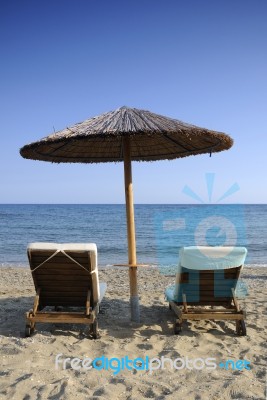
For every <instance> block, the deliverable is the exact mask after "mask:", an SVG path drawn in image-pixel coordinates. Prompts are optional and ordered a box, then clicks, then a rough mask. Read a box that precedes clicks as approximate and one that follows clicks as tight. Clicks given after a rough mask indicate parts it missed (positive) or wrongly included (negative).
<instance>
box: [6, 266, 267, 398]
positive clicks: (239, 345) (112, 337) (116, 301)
mask: <svg viewBox="0 0 267 400" xmlns="http://www.w3.org/2000/svg"><path fill="white" fill-rule="evenodd" d="M0 274H1V280H0V281H1V283H0V293H1V297H0V318H1V319H0V334H1V336H0V340H1V347H0V351H1V372H0V375H1V380H0V382H1V383H0V398H1V399H13V400H17V399H18V400H22V399H23V400H36V399H38V400H39V399H64V400H68V399H70V400H72V399H78V400H79V399H148V398H151V399H176V400H177V399H186V400H191V399H194V400H205V399H209V400H215V399H216V400H224V399H240V400H243V399H257V400H260V399H266V397H265V396H266V393H265V392H266V328H267V318H266V316H267V312H266V293H267V289H266V286H267V268H262V267H261V268H248V267H245V269H244V270H243V272H242V278H243V281H244V282H246V284H247V286H248V288H249V295H248V296H247V297H246V298H245V299H242V300H241V301H240V303H241V305H242V307H243V308H244V309H245V310H246V312H247V320H246V325H247V336H246V337H238V336H237V335H236V333H235V323H234V322H223V321H222V322H220V321H219V322H214V321H209V322H208V321H195V322H192V323H185V324H184V329H183V331H182V333H181V334H180V335H179V336H177V335H176V336H175V335H174V334H173V321H174V313H173V312H172V311H170V310H169V308H168V303H166V301H165V299H164V289H165V287H166V286H167V285H169V284H172V283H174V278H173V277H168V276H163V275H161V274H160V273H159V271H158V270H157V269H153V268H144V269H141V268H140V269H139V270H138V278H139V279H138V280H139V292H140V304H141V309H140V311H141V323H138V324H137V323H132V322H129V320H130V310H129V297H128V296H129V285H128V271H127V270H126V269H125V268H121V269H119V268H117V269H102V270H100V271H99V275H100V280H101V281H105V282H107V284H108V290H107V293H106V296H105V298H104V300H103V303H102V312H101V314H100V315H99V328H100V334H101V338H100V339H98V340H92V339H90V338H88V328H84V326H82V325H79V326H77V325H76V326H75V325H67V324H64V325H57V326H56V325H50V324H41V325H40V324H39V325H38V324H37V332H36V333H35V334H34V335H33V336H32V337H30V338H24V337H23V336H24V328H25V321H24V314H25V312H26V311H28V310H29V309H31V308H32V306H33V296H34V286H33V283H32V278H31V274H30V271H29V269H28V268H15V267H14V268H13V267H6V268H1V270H0ZM59 353H62V358H63V357H70V358H74V357H78V358H80V359H82V358H84V357H90V358H92V359H94V358H96V357H100V356H103V355H104V356H105V357H108V358H111V357H118V358H121V357H125V356H128V357H129V358H130V359H133V358H136V357H143V358H144V357H145V356H149V357H150V359H152V358H154V357H157V358H160V357H163V356H164V357H165V358H166V357H168V358H171V359H172V360H175V359H177V358H185V357H188V358H189V359H195V358H203V359H205V358H207V357H212V358H216V362H217V361H218V362H220V361H226V360H229V359H231V360H234V361H237V360H239V359H245V360H248V361H250V363H251V364H250V366H251V369H250V370H247V369H244V370H238V369H235V370H232V369H231V367H230V368H229V369H228V370H226V369H222V368H219V367H218V368H216V369H213V370H207V369H201V370H197V369H192V370H190V369H185V368H184V369H180V370H176V369H171V368H170V363H169V364H166V368H165V369H164V370H162V369H158V370H155V371H153V372H151V373H150V372H149V371H144V370H136V369H133V370H124V371H121V372H119V373H118V374H117V375H115V374H114V373H113V371H112V370H98V369H96V368H92V369H90V370H88V371H84V370H83V371H75V370H73V369H71V368H70V366H69V364H68V368H67V369H66V370H63V369H62V366H61V367H60V368H59V369H55V357H56V355H57V354H59ZM152 365H153V366H154V367H157V365H158V364H157V362H154V363H153V364H152ZM179 365H181V364H179Z"/></svg>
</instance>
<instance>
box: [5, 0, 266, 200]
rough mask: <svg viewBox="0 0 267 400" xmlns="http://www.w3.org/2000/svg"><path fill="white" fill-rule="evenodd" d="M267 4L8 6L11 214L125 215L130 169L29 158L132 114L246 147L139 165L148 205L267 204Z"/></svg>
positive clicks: (139, 196) (138, 187)
mask: <svg viewBox="0 0 267 400" xmlns="http://www.w3.org/2000/svg"><path fill="white" fill-rule="evenodd" d="M266 21H267V3H266V1H264V0H257V1H253V0H251V1H247V0H236V1H230V0H223V1H219V0H218V1H214V0H210V1H209V0H202V1H199V0H189V1H180V0H166V1H163V0H162V1H160V0H143V1H138V0H135V1H118V0H113V1H108V0H105V1H104V0H99V1H93V0H87V1H85V0H75V1H74V0H72V1H69V0H64V1H63V0H57V1H52V0H50V1H42V0H39V1H28V0H24V1H16V0H13V1H8V0H1V3H0V40H1V63H0V72H1V73H0V79H1V90H0V102H1V130H0V135H1V145H2V148H1V150H2V151H1V158H0V167H1V175H0V185H1V196H0V203H123V202H124V184H123V165H122V164H121V163H118V164H115V165H113V164H95V165H79V164H77V165H75V164H60V165H56V164H50V163H46V162H39V161H31V160H25V159H23V158H21V157H20V155H19V148H20V147H22V146H23V145H24V144H26V143H29V142H32V141H35V140H38V139H40V138H41V137H44V136H46V135H48V134H50V133H52V132H53V130H54V129H55V130H60V129H63V128H64V127H66V126H70V125H72V124H74V123H76V122H80V121H83V120H84V119H86V118H89V117H92V116H95V115H98V114H101V113H103V112H106V111H110V110H113V109H116V108H118V107H120V106H123V105H127V106H129V107H136V108H141V109H147V110H150V111H153V112H155V113H159V114H162V115H166V116H170V117H173V118H177V119H180V120H182V121H185V122H188V123H192V124H195V125H199V126H203V127H206V128H209V129H214V130H218V131H222V132H226V133H228V134H230V135H231V136H232V137H233V139H234V140H235V144H234V147H233V148H232V149H231V150H229V151H227V152H222V153H219V154H214V155H213V156H212V157H211V158H210V157H209V156H208V155H201V156H196V157H188V158H185V159H179V160H175V161H159V162H154V163H133V178H134V193H135V202H136V203H177V204H180V203H195V201H194V200H192V198H190V197H188V196H186V195H185V194H184V193H183V187H184V186H185V185H188V186H190V187H191V188H192V189H194V190H195V191H196V192H197V193H198V194H199V195H200V196H201V197H202V198H204V199H206V200H207V202H208V195H207V190H206V184H205V174H206V173H215V174H216V175H215V185H214V196H213V199H212V200H213V201H216V199H218V198H219V197H220V196H222V195H223V193H224V192H225V191H226V190H227V189H228V188H229V187H230V186H231V185H232V184H233V183H235V182H237V183H238V185H239V187H240V190H239V191H238V192H236V193H235V194H233V195H232V196H230V197H228V198H226V199H225V200H224V202H226V203H227V202H228V203H267V185H266V171H267V157H266V148H267V146H266V145H267V140H266V136H267V135H266V133H267V132H266V130H267V111H266V110H267V74H266V71H267V24H266Z"/></svg>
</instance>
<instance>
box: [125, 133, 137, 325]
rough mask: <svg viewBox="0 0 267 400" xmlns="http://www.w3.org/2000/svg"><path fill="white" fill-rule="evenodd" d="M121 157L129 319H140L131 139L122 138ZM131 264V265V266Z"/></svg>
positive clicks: (135, 320)
mask: <svg viewBox="0 0 267 400" xmlns="http://www.w3.org/2000/svg"><path fill="white" fill-rule="evenodd" d="M123 158H124V184H125V202H126V215H127V237H128V262H129V265H130V266H129V280H130V306H131V320H132V321H134V322H139V321H140V312H139V297H138V287H137V267H136V243H135V224H134V205H133V182H132V164H131V139H130V138H129V137H124V138H123ZM131 265H133V266H132V267H131Z"/></svg>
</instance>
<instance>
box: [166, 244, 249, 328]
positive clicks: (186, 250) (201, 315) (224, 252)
mask: <svg viewBox="0 0 267 400" xmlns="http://www.w3.org/2000/svg"><path fill="white" fill-rule="evenodd" d="M246 254H247V250H246V248H244V247H234V248H233V247H194V246H191V247H183V248H181V250H180V253H179V266H178V271H177V274H176V281H175V285H174V286H172V287H169V288H167V289H166V291H165V295H166V298H167V300H168V301H169V307H170V309H172V310H173V311H174V312H175V314H176V316H177V317H178V319H176V320H175V323H174V332H175V334H178V333H180V332H181V330H182V323H183V321H184V320H201V319H204V320H235V321H236V332H237V334H238V335H241V336H245V335H246V326H245V322H244V319H245V312H244V311H242V310H241V309H240V306H239V304H238V301H237V298H236V286H237V281H238V278H239V275H240V272H241V270H242V268H243V265H244V261H245V258H246ZM206 306H210V307H209V308H208V307H206Z"/></svg>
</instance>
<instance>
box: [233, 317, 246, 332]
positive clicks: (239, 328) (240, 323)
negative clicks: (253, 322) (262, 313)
mask: <svg viewBox="0 0 267 400" xmlns="http://www.w3.org/2000/svg"><path fill="white" fill-rule="evenodd" d="M236 333H237V335H238V336H246V335H247V328H246V324H245V321H244V320H243V319H240V320H237V321H236Z"/></svg>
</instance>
